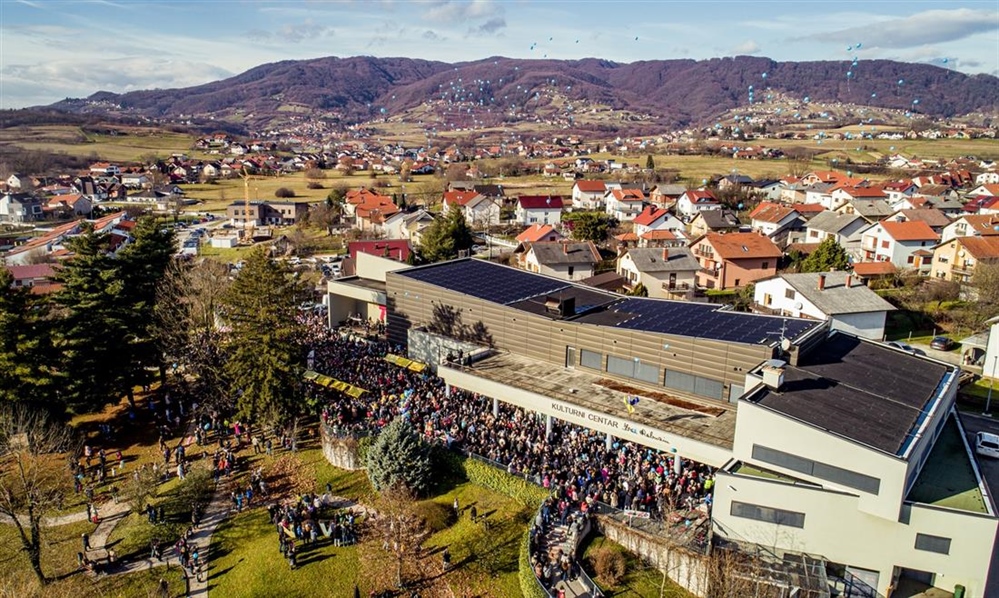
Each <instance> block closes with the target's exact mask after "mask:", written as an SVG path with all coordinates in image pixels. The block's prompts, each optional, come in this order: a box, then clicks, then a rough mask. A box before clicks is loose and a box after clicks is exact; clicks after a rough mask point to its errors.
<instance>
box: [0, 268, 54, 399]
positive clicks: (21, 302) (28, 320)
mask: <svg viewBox="0 0 999 598" xmlns="http://www.w3.org/2000/svg"><path fill="white" fill-rule="evenodd" d="M13 279H14V277H13V276H12V275H11V273H10V271H9V270H7V269H6V268H0V403H12V402H21V403H25V404H28V405H31V407H32V408H34V409H44V410H45V411H48V412H50V413H52V414H53V415H57V416H59V415H61V411H62V409H63V406H62V405H61V404H59V403H58V400H57V398H56V392H55V391H56V386H55V373H54V372H53V371H52V370H51V368H50V364H51V363H52V361H53V350H52V343H51V341H52V335H51V331H50V320H49V318H48V305H47V304H46V303H45V302H44V301H43V300H42V299H40V298H39V296H38V295H34V294H32V293H31V291H30V290H29V289H27V288H25V287H21V288H16V289H15V288H13V287H12V286H11V284H12V283H13Z"/></svg>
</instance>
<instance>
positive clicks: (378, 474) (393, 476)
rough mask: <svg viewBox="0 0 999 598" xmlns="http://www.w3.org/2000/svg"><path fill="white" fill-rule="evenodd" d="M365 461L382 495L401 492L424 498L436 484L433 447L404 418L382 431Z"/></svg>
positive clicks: (373, 483) (396, 419) (369, 476)
mask: <svg viewBox="0 0 999 598" xmlns="http://www.w3.org/2000/svg"><path fill="white" fill-rule="evenodd" d="M365 461H366V463H365V465H366V466H367V468H368V478H369V479H370V480H371V485H372V486H374V488H375V490H378V491H379V492H383V491H386V490H394V489H399V488H401V489H404V490H405V491H408V492H411V493H412V494H413V495H415V496H424V495H425V494H426V492H427V490H429V489H430V484H431V482H432V480H433V465H432V460H431V456H430V445H428V444H427V443H426V442H424V441H423V439H422V438H420V436H419V435H418V434H417V433H416V430H414V429H413V426H411V425H410V423H409V422H408V421H407V420H406V419H404V418H402V417H397V418H395V419H394V420H392V422H391V423H389V425H387V426H385V427H384V428H382V431H381V433H380V434H379V435H378V438H377V439H375V442H374V444H372V445H371V448H369V449H368V454H367V457H366V458H365Z"/></svg>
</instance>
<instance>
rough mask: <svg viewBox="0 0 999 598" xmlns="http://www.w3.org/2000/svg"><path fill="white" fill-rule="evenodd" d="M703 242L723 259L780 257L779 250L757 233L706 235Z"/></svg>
mask: <svg viewBox="0 0 999 598" xmlns="http://www.w3.org/2000/svg"><path fill="white" fill-rule="evenodd" d="M705 241H706V242H707V243H709V244H710V245H711V247H712V248H714V250H715V253H717V254H718V256H719V257H721V258H723V259H729V260H738V259H746V258H761V257H773V258H778V257H780V256H781V251H780V248H779V247H777V246H776V245H774V242H773V241H771V240H770V239H769V238H767V237H764V236H763V235H761V234H758V233H708V234H707V235H705Z"/></svg>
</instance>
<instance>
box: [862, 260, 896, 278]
mask: <svg viewBox="0 0 999 598" xmlns="http://www.w3.org/2000/svg"><path fill="white" fill-rule="evenodd" d="M853 272H854V274H856V275H857V276H883V275H885V274H894V273H895V264H893V263H891V262H859V263H856V264H854V265H853Z"/></svg>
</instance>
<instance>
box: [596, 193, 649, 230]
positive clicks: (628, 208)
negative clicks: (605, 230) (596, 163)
mask: <svg viewBox="0 0 999 598" xmlns="http://www.w3.org/2000/svg"><path fill="white" fill-rule="evenodd" d="M645 199H646V198H645V193H643V192H642V191H641V190H640V189H611V190H610V191H608V192H607V194H606V195H604V209H605V211H606V212H607V214H608V215H609V216H611V217H612V218H616V219H617V220H618V222H630V221H632V220H634V219H635V216H638V215H639V214H640V213H641V212H642V208H643V206H644V205H645Z"/></svg>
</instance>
